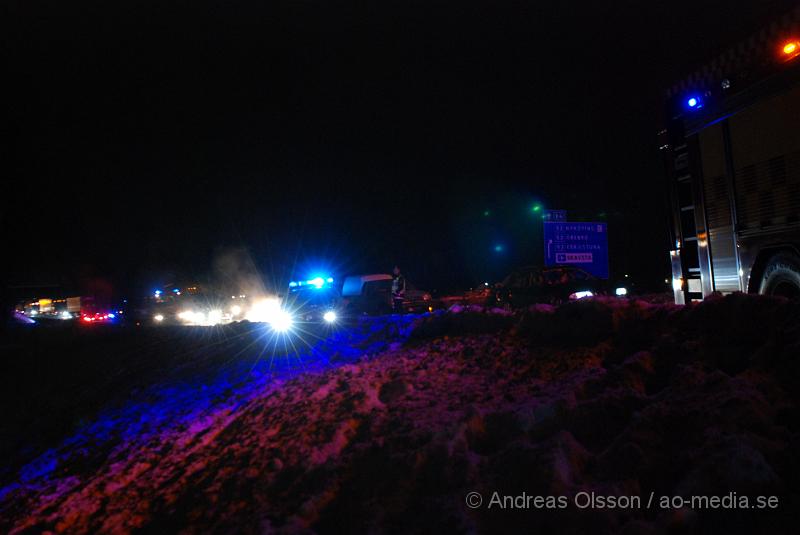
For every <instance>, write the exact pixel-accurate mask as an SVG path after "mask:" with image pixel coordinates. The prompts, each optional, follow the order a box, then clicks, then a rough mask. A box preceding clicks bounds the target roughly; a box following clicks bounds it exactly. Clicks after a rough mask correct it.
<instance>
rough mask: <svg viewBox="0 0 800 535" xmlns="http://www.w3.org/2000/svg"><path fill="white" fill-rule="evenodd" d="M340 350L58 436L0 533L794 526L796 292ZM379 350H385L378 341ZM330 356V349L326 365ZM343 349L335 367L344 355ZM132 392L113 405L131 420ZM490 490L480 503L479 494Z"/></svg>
mask: <svg viewBox="0 0 800 535" xmlns="http://www.w3.org/2000/svg"><path fill="white" fill-rule="evenodd" d="M340 336H341V338H340V339H339V343H340V344H345V345H348V346H349V347H347V348H339V349H334V348H333V347H331V348H330V350H332V351H333V350H336V351H340V352H341V353H342V354H347V355H351V353H359V354H360V355H361V356H360V357H352V358H351V357H350V356H348V358H347V359H345V360H344V361H341V362H340V363H339V364H336V365H332V366H327V367H322V368H320V369H314V370H309V371H307V372H304V373H299V374H295V375H291V376H287V377H284V378H281V379H280V380H275V379H274V378H270V377H269V376H267V375H256V376H253V377H251V379H250V380H248V381H247V382H243V383H239V384H237V386H235V387H234V388H228V389H226V390H225V391H224V392H225V393H217V395H216V396H215V397H214V398H213V399H214V401H213V402H209V403H205V404H200V405H198V406H197V407H194V406H192V405H186V406H183V407H184V409H186V410H185V412H184V413H181V414H180V415H179V414H172V413H169V412H167V414H166V415H165V416H164V417H163V418H162V419H158V420H155V421H154V422H153V423H152V425H149V426H146V427H137V428H136V430H135V432H132V433H129V434H127V435H119V436H118V438H116V439H115V438H113V436H114V433H112V434H111V437H110V438H107V439H106V440H103V441H100V443H102V444H104V445H105V449H103V451H102V453H97V452H95V453H94V455H95V457H98V456H99V458H95V460H94V461H93V462H91V463H82V462H80V459H81V458H82V456H84V455H86V454H87V452H90V451H92V448H93V445H92V442H91V441H90V440H88V441H82V442H80V443H65V444H64V445H63V446H62V447H61V448H59V449H57V450H56V451H55V452H53V453H51V454H50V455H49V456H47V457H44V458H42V459H40V460H38V461H37V462H36V463H31V464H30V465H29V466H28V467H26V469H25V470H23V472H24V474H25V476H24V477H21V478H19V479H18V480H17V481H15V482H14V483H13V485H9V486H7V487H6V488H5V491H4V492H5V494H0V531H4V532H11V533H18V532H23V531H25V530H30V531H44V530H53V531H68V532H72V533H94V532H99V531H106V532H112V533H115V532H116V533H125V532H131V531H134V530H137V529H144V530H150V531H153V532H164V531H167V532H171V531H177V530H184V531H185V532H187V533H206V532H209V531H220V532H243V533H249V532H259V533H263V532H286V533H296V532H298V531H302V530H309V531H314V532H331V531H336V532H339V531H350V532H365V531H372V532H403V533H405V532H416V533H430V532H453V531H456V532H475V531H481V532H505V531H520V530H524V531H525V532H536V533H732V532H733V533H790V532H794V530H795V528H796V525H797V522H798V520H799V519H798V509H797V508H793V505H792V504H796V503H797V496H798V483H799V482H800V477H799V476H800V471H799V470H798V467H800V454H798V452H800V448H798V445H799V444H800V440H799V438H798V437H799V436H800V435H798V426H797V423H796V422H798V421H800V419H799V418H797V416H798V413H799V411H798V393H800V388H798V387H800V382H798V377H800V375H798V366H799V365H798V361H799V360H800V359H798V358H797V355H800V347H798V344H799V343H800V307H798V305H796V304H790V303H787V302H784V301H779V300H772V299H763V298H754V297H748V296H731V297H726V298H724V299H715V300H711V301H708V302H706V303H703V304H700V305H693V306H687V307H675V306H673V305H661V304H653V303H646V302H641V301H636V300H616V299H592V300H586V301H580V302H576V303H570V304H568V305H564V306H562V307H558V308H552V307H535V308H532V309H531V310H529V311H526V312H525V313H523V314H518V315H508V314H506V313H494V312H492V311H485V310H482V309H458V310H451V311H450V312H449V313H446V314H434V315H426V316H424V317H413V316H405V317H400V316H398V317H394V318H389V319H381V320H376V321H374V322H369V321H365V323H364V324H362V325H358V326H356V327H355V329H354V330H353V332H351V333H341V334H340ZM376 348H378V352H377V353H370V351H365V350H374V349H376ZM332 360H333V362H334V364H335V363H336V362H339V361H337V360H336V359H332ZM342 362H343V363H342ZM143 411H144V409H143V408H137V409H130V408H129V410H128V411H121V412H119V413H118V414H117V418H118V425H119V426H124V425H127V424H131V425H133V423H134V422H136V421H138V418H139V417H141V414H142V413H143ZM494 491H498V492H500V493H503V494H507V495H518V494H520V493H523V492H525V493H527V494H529V495H530V494H540V495H563V496H568V497H573V496H575V494H576V493H578V492H595V493H597V494H601V495H636V496H643V497H644V498H645V499H646V497H647V496H648V495H649V493H650V492H654V493H655V494H656V495H669V496H673V495H682V496H687V495H697V494H700V495H702V494H717V495H723V494H726V493H729V492H736V493H738V494H740V495H748V496H752V495H755V494H760V495H775V496H778V497H779V499H780V500H781V508H779V509H778V510H774V511H752V510H742V509H739V510H727V511H722V510H704V511H697V510H695V511H691V510H687V509H679V510H672V509H665V510H650V511H648V510H615V509H599V510H577V509H576V508H575V507H570V508H567V509H564V510H554V511H542V510H513V511H510V510H503V509H498V508H495V509H489V508H487V507H485V506H484V507H481V508H477V509H470V508H468V507H467V506H466V505H465V496H466V494H467V493H468V492H479V493H481V494H482V495H483V496H484V500H485V501H486V500H488V498H489V497H490V496H491V495H492V493H493V492H494ZM484 505H485V504H484Z"/></svg>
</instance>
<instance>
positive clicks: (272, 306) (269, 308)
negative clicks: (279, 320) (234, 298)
mask: <svg viewBox="0 0 800 535" xmlns="http://www.w3.org/2000/svg"><path fill="white" fill-rule="evenodd" d="M280 310H281V304H280V301H278V300H277V299H274V298H272V299H261V300H260V301H256V302H255V303H253V305H252V306H251V307H250V310H248V311H247V315H246V316H245V317H246V318H247V320H248V321H253V322H260V323H272V321H273V319H274V318H275V317H277V315H278V313H279V312H280Z"/></svg>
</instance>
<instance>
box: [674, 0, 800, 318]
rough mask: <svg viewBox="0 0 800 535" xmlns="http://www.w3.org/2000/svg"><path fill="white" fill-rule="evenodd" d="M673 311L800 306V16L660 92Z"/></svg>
mask: <svg viewBox="0 0 800 535" xmlns="http://www.w3.org/2000/svg"><path fill="white" fill-rule="evenodd" d="M666 112H667V113H666V114H665V126H664V128H663V129H662V130H661V131H660V132H659V147H660V149H661V152H662V154H663V156H664V161H665V163H666V168H667V176H668V185H669V188H668V189H669V195H668V199H669V203H670V210H669V213H670V219H671V222H670V223H671V224H670V233H671V236H670V239H671V242H672V243H671V247H670V249H671V250H670V253H669V254H670V261H671V265H672V286H673V290H674V294H675V302H676V303H679V304H683V303H688V302H691V301H698V300H702V299H704V298H705V297H708V296H709V295H712V294H714V293H721V294H727V293H732V292H746V293H760V294H766V295H780V296H785V297H788V298H797V297H800V7H796V8H794V9H793V10H792V11H790V12H788V13H786V14H785V15H784V16H783V17H780V18H778V19H777V20H775V21H773V23H772V24H770V25H768V26H767V27H764V28H763V29H761V30H760V31H758V32H756V33H754V34H753V35H751V36H750V37H749V38H748V39H746V40H745V41H743V42H740V43H738V44H736V45H735V46H732V47H731V48H729V49H727V50H726V51H725V52H724V53H723V54H721V55H719V56H718V57H716V58H713V59H712V60H711V61H709V62H708V63H706V64H705V65H703V66H702V67H701V68H699V69H698V70H697V71H695V72H694V73H692V74H691V75H690V76H688V77H686V78H685V79H683V80H680V81H678V82H677V83H675V84H673V85H672V87H670V88H669V89H668V91H667V101H666Z"/></svg>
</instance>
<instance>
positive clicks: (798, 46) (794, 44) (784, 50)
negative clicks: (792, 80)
mask: <svg viewBox="0 0 800 535" xmlns="http://www.w3.org/2000/svg"><path fill="white" fill-rule="evenodd" d="M781 55H782V57H783V59H784V60H785V61H788V60H790V59H793V58H796V57H797V56H800V40H797V39H792V40H790V41H786V42H785V43H783V46H782V47H781Z"/></svg>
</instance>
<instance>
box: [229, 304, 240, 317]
mask: <svg viewBox="0 0 800 535" xmlns="http://www.w3.org/2000/svg"><path fill="white" fill-rule="evenodd" d="M241 313H242V307H240V306H239V305H233V306H232V307H231V314H233V315H234V316H238V315H239V314H241Z"/></svg>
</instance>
